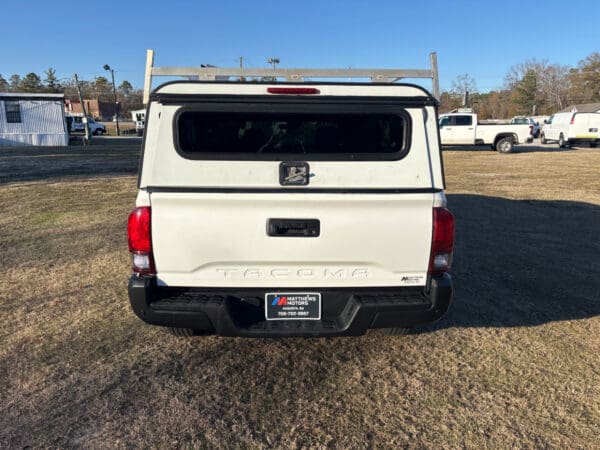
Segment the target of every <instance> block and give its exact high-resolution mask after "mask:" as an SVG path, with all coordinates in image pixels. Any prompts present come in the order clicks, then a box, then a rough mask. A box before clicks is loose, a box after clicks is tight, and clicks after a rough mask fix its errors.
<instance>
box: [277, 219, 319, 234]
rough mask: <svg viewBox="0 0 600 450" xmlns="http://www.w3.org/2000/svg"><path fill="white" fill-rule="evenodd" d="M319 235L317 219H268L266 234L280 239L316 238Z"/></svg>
mask: <svg viewBox="0 0 600 450" xmlns="http://www.w3.org/2000/svg"><path fill="white" fill-rule="evenodd" d="M320 233H321V222H319V219H269V221H268V222H267V234H268V235H269V236H280V237H281V236H282V237H318V236H319V234H320Z"/></svg>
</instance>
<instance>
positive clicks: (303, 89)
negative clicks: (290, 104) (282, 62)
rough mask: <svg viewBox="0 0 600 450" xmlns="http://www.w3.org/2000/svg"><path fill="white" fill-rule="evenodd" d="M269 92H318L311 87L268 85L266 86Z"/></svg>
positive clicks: (309, 93) (298, 93) (300, 93)
mask: <svg viewBox="0 0 600 450" xmlns="http://www.w3.org/2000/svg"><path fill="white" fill-rule="evenodd" d="M267 92H268V93H269V94H296V95H311V94H318V93H319V90H318V89H317V88H312V87H270V88H267Z"/></svg>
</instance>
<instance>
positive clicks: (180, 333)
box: [168, 327, 196, 338]
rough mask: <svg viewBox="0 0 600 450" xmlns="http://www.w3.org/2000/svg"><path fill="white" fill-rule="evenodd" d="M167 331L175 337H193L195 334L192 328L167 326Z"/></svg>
mask: <svg viewBox="0 0 600 450" xmlns="http://www.w3.org/2000/svg"><path fill="white" fill-rule="evenodd" d="M168 330H169V333H171V334H172V335H173V336H176V337H183V338H185V337H193V336H196V332H195V331H194V330H192V329H191V328H175V327H169V328H168Z"/></svg>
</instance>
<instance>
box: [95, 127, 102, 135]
mask: <svg viewBox="0 0 600 450" xmlns="http://www.w3.org/2000/svg"><path fill="white" fill-rule="evenodd" d="M94 134H95V135H96V136H102V135H103V134H104V130H103V129H102V128H98V129H97V130H96V131H95V132H94Z"/></svg>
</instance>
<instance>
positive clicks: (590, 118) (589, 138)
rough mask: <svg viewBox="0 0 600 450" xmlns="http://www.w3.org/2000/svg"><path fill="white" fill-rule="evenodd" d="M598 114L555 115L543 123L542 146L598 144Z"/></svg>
mask: <svg viewBox="0 0 600 450" xmlns="http://www.w3.org/2000/svg"><path fill="white" fill-rule="evenodd" d="M598 130H600V113H577V112H563V113H556V114H554V115H552V116H550V118H549V119H548V120H545V121H544V128H543V130H542V135H541V140H542V144H546V143H548V142H550V141H552V142H557V143H558V145H559V147H561V148H563V147H567V146H570V145H578V144H590V146H591V147H596V145H597V144H598V143H599V142H600V133H599V131H598Z"/></svg>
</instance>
